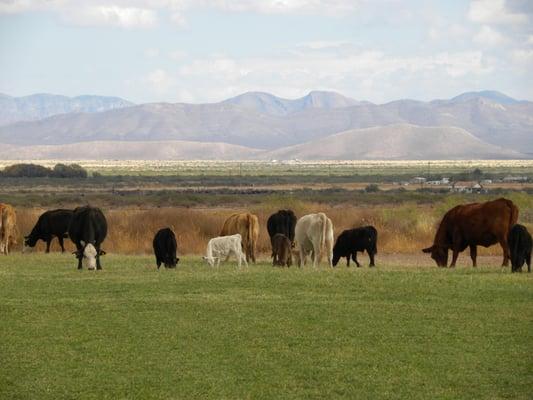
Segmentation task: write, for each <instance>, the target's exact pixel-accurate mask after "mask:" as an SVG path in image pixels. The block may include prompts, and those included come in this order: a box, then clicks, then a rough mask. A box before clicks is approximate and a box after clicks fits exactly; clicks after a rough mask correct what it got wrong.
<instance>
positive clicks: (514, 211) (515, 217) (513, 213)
mask: <svg viewBox="0 0 533 400" xmlns="http://www.w3.org/2000/svg"><path fill="white" fill-rule="evenodd" d="M507 201H508V202H509V203H508V204H509V207H510V208H511V220H510V221H509V231H510V230H511V228H512V226H513V225H514V224H516V223H517V221H518V207H517V206H515V204H514V203H513V202H512V201H511V200H507Z"/></svg>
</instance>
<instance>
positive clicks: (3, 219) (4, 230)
mask: <svg viewBox="0 0 533 400" xmlns="http://www.w3.org/2000/svg"><path fill="white" fill-rule="evenodd" d="M16 225H17V214H16V213H15V209H14V208H13V207H12V206H10V205H9V204H5V203H0V254H1V253H4V254H5V255H8V254H9V248H10V246H11V245H12V244H16V243H17V242H16V239H15V236H16V233H15V229H16Z"/></svg>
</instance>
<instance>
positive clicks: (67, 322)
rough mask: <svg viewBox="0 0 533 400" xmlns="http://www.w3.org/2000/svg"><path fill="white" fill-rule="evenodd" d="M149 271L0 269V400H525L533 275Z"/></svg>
mask: <svg viewBox="0 0 533 400" xmlns="http://www.w3.org/2000/svg"><path fill="white" fill-rule="evenodd" d="M365 261H366V259H365ZM153 264H154V262H153V259H152V257H151V256H139V257H133V256H128V257H126V256H116V255H107V256H105V257H104V270H103V271H99V272H97V273H95V272H90V271H86V270H84V271H82V272H79V271H77V270H76V269H75V260H74V258H73V256H72V255H63V256H62V255H58V254H50V255H44V254H33V255H26V256H23V255H20V254H14V255H10V256H9V257H2V258H0V398H6V399H63V398H65V399H120V398H135V399H151V398H156V399H167V398H183V399H209V398H212V399H243V398H246V399H260V398H265V399H291V398H301V399H309V398H314V399H334V398H350V399H354V398H361V399H391V398H392V399H395V398H405V399H433V398H434V399H457V398H464V399H531V396H532V393H533V274H525V273H522V274H510V273H509V272H508V270H501V269H500V268H492V267H491V268H489V267H485V268H478V269H476V270H474V269H472V268H458V269H456V270H443V269H437V268H436V267H429V262H428V266H427V267H398V266H391V265H389V266H387V265H385V266H380V267H378V268H377V269H373V270H370V269H368V268H367V267H365V268H361V269H358V270H356V269H350V270H348V269H346V268H344V267H343V268H338V269H336V270H334V271H329V270H326V269H325V268H323V269H320V270H318V271H313V270H312V269H311V268H307V269H304V270H298V269H296V268H291V269H290V270H280V269H274V268H272V267H270V266H268V265H267V264H264V265H258V266H253V267H251V268H250V269H249V270H244V269H243V270H241V271H238V270H236V268H235V267H234V264H231V265H227V264H226V265H223V266H222V267H221V268H220V270H218V271H215V270H211V269H209V268H208V267H207V266H204V265H203V264H202V263H201V262H200V260H198V259H195V260H194V261H193V262H190V261H189V262H188V263H187V264H185V265H182V266H179V267H178V269H177V270H166V271H165V270H161V271H159V272H157V271H156V270H155V267H154V265H153Z"/></svg>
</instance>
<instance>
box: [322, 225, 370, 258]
mask: <svg viewBox="0 0 533 400" xmlns="http://www.w3.org/2000/svg"><path fill="white" fill-rule="evenodd" d="M377 241H378V231H376V228H374V227H373V226H364V227H361V228H356V229H347V230H345V231H343V232H342V233H341V234H340V235H339V237H338V238H337V241H336V242H335V246H333V266H336V265H337V263H338V262H339V259H340V258H341V257H346V265H347V266H350V256H351V257H352V260H354V262H355V264H356V265H357V266H358V267H360V266H361V265H360V264H359V262H357V252H358V251H361V252H364V251H365V250H366V252H367V253H368V257H369V258H370V266H371V267H374V266H375V264H374V256H375V255H376V254H377V252H378V250H377Z"/></svg>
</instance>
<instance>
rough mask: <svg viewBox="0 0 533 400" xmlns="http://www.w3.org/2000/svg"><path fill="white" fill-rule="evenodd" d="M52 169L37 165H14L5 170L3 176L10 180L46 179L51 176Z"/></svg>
mask: <svg viewBox="0 0 533 400" xmlns="http://www.w3.org/2000/svg"><path fill="white" fill-rule="evenodd" d="M50 172H51V170H50V168H46V167H43V166H42V165H36V164H13V165H9V166H7V167H5V168H4V171H2V176H6V177H10V178H44V177H47V176H50Z"/></svg>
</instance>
